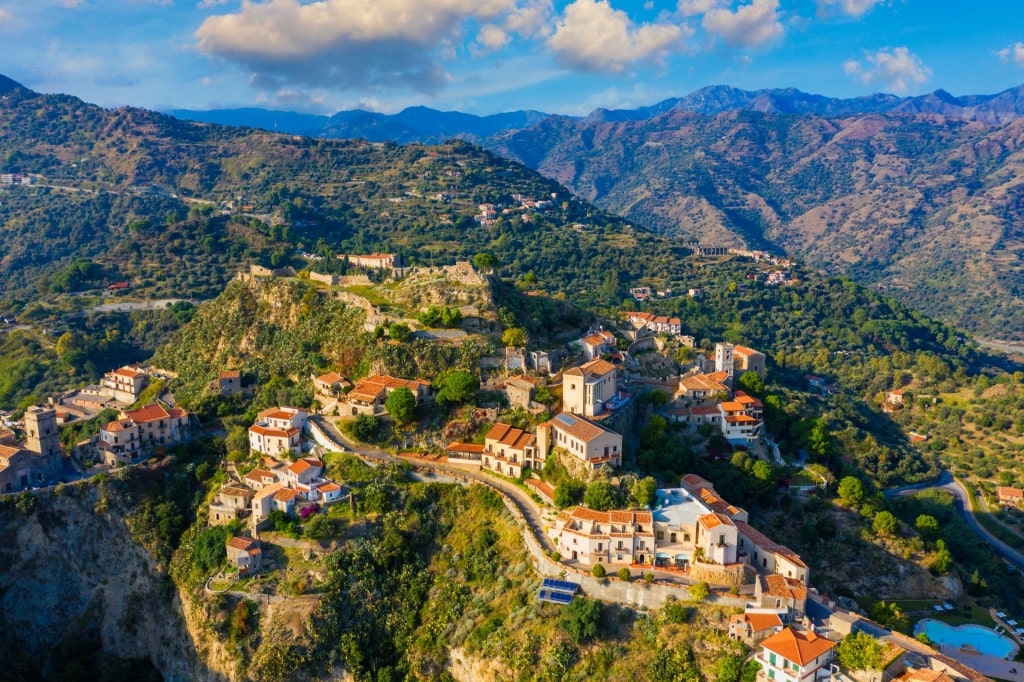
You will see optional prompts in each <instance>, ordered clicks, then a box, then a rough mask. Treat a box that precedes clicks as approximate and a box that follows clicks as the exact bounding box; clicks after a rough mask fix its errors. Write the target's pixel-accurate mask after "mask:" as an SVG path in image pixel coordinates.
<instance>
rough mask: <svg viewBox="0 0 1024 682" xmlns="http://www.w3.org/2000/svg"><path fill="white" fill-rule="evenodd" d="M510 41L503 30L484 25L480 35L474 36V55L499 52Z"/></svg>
mask: <svg viewBox="0 0 1024 682" xmlns="http://www.w3.org/2000/svg"><path fill="white" fill-rule="evenodd" d="M511 40H512V38H511V37H510V36H509V34H508V33H507V32H506V31H505V29H503V28H500V27H498V26H495V25H494V24H485V25H484V26H483V27H482V28H481V29H480V33H478V34H477V36H476V47H475V49H474V52H475V53H476V54H485V53H487V52H494V51H495V50H500V49H501V48H503V47H505V46H506V45H508V44H509V42H510V41H511Z"/></svg>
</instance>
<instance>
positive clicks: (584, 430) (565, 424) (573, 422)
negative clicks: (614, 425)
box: [545, 412, 615, 443]
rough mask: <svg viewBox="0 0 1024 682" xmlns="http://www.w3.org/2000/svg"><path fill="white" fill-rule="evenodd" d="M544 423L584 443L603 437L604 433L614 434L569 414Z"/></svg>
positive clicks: (560, 415)
mask: <svg viewBox="0 0 1024 682" xmlns="http://www.w3.org/2000/svg"><path fill="white" fill-rule="evenodd" d="M545 423H547V424H550V425H551V426H552V427H554V428H557V429H558V430H559V431H563V432H565V433H568V434H569V435H570V436H572V437H573V438H576V439H577V440H581V441H583V442H585V443H588V442H590V441H592V440H594V439H596V438H598V437H600V436H603V435H604V434H606V433H615V432H614V431H611V430H609V429H606V428H604V427H603V426H600V425H598V424H595V423H594V422H592V421H588V420H586V419H584V418H583V417H580V416H577V415H575V414H569V413H568V412H562V413H561V414H557V415H555V417H554V418H553V419H551V420H550V421H548V422H545Z"/></svg>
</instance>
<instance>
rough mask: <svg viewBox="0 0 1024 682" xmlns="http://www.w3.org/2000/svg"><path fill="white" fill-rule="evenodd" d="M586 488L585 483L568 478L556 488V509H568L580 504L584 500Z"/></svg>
mask: <svg viewBox="0 0 1024 682" xmlns="http://www.w3.org/2000/svg"><path fill="white" fill-rule="evenodd" d="M584 492H586V486H584V485H583V483H581V482H579V481H577V480H575V479H572V478H567V479H565V480H564V481H562V482H561V483H559V484H558V485H557V486H556V487H555V496H554V502H555V506H556V507H568V506H571V505H574V504H579V503H580V500H582V499H583V493H584Z"/></svg>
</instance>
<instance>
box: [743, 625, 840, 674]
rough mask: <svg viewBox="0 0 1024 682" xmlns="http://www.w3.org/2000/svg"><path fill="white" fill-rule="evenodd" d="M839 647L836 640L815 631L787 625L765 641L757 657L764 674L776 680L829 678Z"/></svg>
mask: <svg viewBox="0 0 1024 682" xmlns="http://www.w3.org/2000/svg"><path fill="white" fill-rule="evenodd" d="M835 646H836V643H835V642H833V641H831V640H828V639H825V638H824V637H819V636H818V635H816V634H815V633H814V632H800V631H797V630H794V629H793V628H785V629H784V630H782V631H781V632H779V633H777V634H774V635H772V636H771V637H769V638H767V639H765V640H764V641H762V642H761V651H760V653H759V654H758V656H757V657H756V658H755V659H754V660H756V661H757V662H758V664H759V665H760V666H761V675H763V676H764V678H766V679H769V680H773V682H813V681H814V680H827V679H829V677H830V676H831V667H830V664H831V663H832V659H833V657H834V655H835V651H834V649H835ZM759 677H760V676H759Z"/></svg>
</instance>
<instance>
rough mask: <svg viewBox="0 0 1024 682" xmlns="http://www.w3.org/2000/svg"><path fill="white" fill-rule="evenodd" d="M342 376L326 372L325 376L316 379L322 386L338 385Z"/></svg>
mask: <svg viewBox="0 0 1024 682" xmlns="http://www.w3.org/2000/svg"><path fill="white" fill-rule="evenodd" d="M341 379H342V376H341V375H340V374H338V373H337V372H328V373H327V374H321V375H320V376H318V377H317V378H316V380H317V381H319V382H320V383H322V384H340V383H341Z"/></svg>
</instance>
